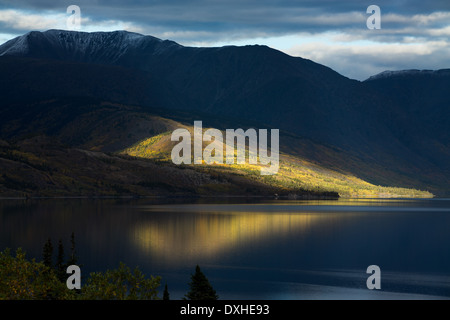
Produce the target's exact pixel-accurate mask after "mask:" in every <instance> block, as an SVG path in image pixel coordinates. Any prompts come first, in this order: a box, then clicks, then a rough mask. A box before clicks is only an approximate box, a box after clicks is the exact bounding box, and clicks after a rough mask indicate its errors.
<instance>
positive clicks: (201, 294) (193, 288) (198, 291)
mask: <svg viewBox="0 0 450 320" xmlns="http://www.w3.org/2000/svg"><path fill="white" fill-rule="evenodd" d="M189 287H190V291H189V292H188V293H187V294H186V295H185V298H184V299H185V300H217V299H219V296H218V295H217V294H216V290H214V289H213V287H212V286H211V284H210V283H209V280H208V279H207V278H206V276H205V275H204V274H203V272H202V271H201V270H200V267H199V266H198V265H197V266H196V267H195V273H194V274H193V275H191V282H190V283H189Z"/></svg>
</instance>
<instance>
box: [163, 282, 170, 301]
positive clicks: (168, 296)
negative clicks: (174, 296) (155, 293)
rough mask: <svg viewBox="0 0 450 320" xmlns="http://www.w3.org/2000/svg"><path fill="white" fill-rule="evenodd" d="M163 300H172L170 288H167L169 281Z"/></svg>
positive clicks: (165, 287)
mask: <svg viewBox="0 0 450 320" xmlns="http://www.w3.org/2000/svg"><path fill="white" fill-rule="evenodd" d="M163 300H170V295H169V290H168V289H167V283H166V285H165V286H164V293H163Z"/></svg>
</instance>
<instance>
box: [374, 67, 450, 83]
mask: <svg viewBox="0 0 450 320" xmlns="http://www.w3.org/2000/svg"><path fill="white" fill-rule="evenodd" d="M449 73H450V70H449V69H442V70H418V69H409V70H398V71H391V70H387V71H383V72H381V73H379V74H376V75H374V76H371V77H369V78H368V79H367V80H365V81H372V80H378V79H386V78H391V77H398V76H408V75H442V74H449Z"/></svg>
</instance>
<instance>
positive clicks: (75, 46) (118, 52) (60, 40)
mask: <svg viewBox="0 0 450 320" xmlns="http://www.w3.org/2000/svg"><path fill="white" fill-rule="evenodd" d="M174 46H175V47H176V46H179V47H181V45H179V44H177V43H175V42H172V41H168V40H161V39H158V38H155V37H153V36H147V35H142V34H139V33H134V32H128V31H113V32H91V33H88V32H79V31H66V30H48V31H44V32H39V31H31V32H28V33H26V34H24V35H23V36H20V37H17V38H14V39H12V40H10V41H8V42H6V43H5V44H3V45H1V46H0V56H2V55H16V56H26V55H28V54H29V53H30V50H41V51H42V52H41V53H42V55H46V53H48V50H49V49H50V48H51V51H52V54H53V56H52V57H53V58H65V57H67V56H69V57H71V58H72V59H75V60H82V61H87V62H95V61H102V60H103V59H106V60H107V61H109V62H111V63H114V62H116V61H117V60H119V59H120V58H121V57H122V56H123V55H124V54H126V53H127V52H129V50H134V49H138V48H143V49H146V48H151V49H152V53H153V54H161V53H164V51H165V50H166V49H168V48H171V47H172V48H173V47H174ZM45 51H47V52H45Z"/></svg>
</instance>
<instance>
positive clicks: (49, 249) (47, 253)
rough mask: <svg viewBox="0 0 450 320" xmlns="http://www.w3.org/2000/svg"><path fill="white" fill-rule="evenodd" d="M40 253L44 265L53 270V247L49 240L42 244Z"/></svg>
mask: <svg viewBox="0 0 450 320" xmlns="http://www.w3.org/2000/svg"><path fill="white" fill-rule="evenodd" d="M42 251H43V252H42V260H43V263H44V265H46V266H47V267H49V268H53V245H52V240H51V239H50V238H48V240H47V242H46V243H45V244H44V249H43V250H42Z"/></svg>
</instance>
